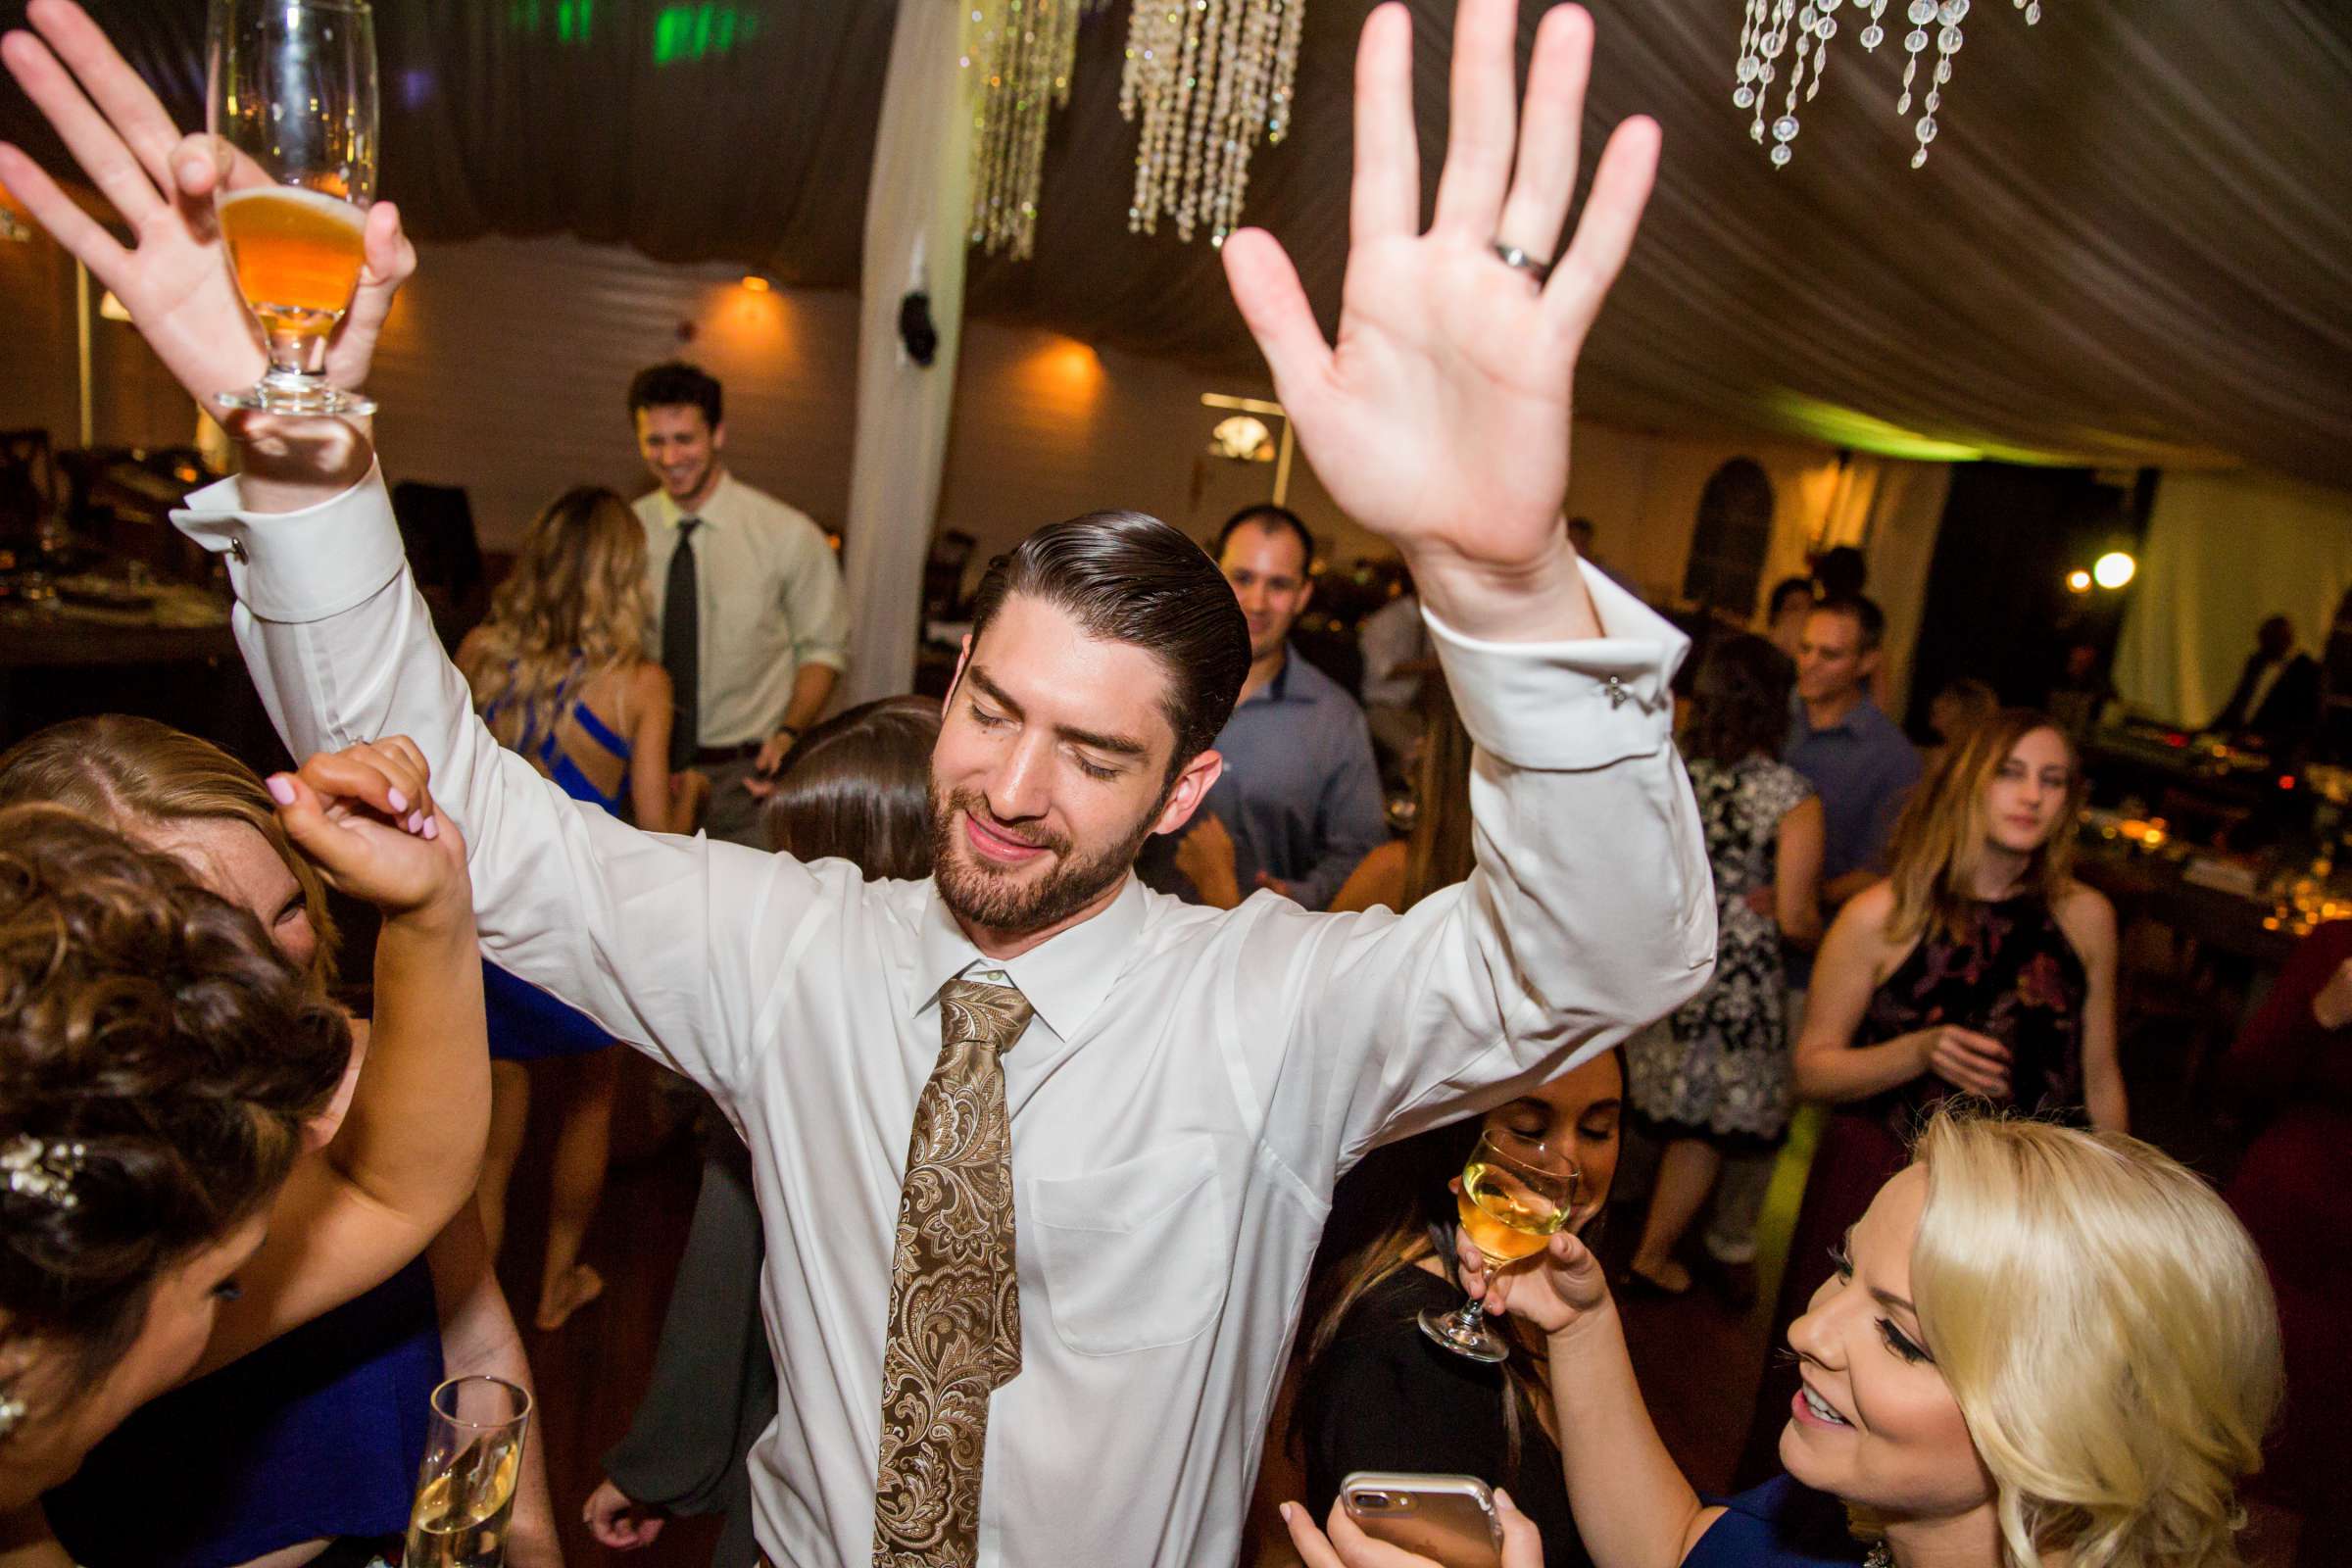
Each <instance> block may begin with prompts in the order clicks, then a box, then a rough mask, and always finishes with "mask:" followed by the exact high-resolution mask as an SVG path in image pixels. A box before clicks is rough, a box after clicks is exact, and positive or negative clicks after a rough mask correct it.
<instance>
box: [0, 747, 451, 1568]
mask: <svg viewBox="0 0 2352 1568" xmlns="http://www.w3.org/2000/svg"><path fill="white" fill-rule="evenodd" d="M337 762H338V763H339V764H340V766H341V767H342V769H343V770H345V771H347V772H351V773H355V774H356V773H359V772H365V773H367V774H368V775H369V776H371V777H372V778H373V779H375V780H376V781H377V783H378V786H379V787H389V788H391V789H396V790H398V791H399V792H400V795H399V799H400V800H401V801H402V802H403V803H404V805H405V806H406V808H407V810H406V814H405V815H404V816H403V817H402V818H401V819H400V820H399V821H398V822H393V821H389V820H379V819H378V818H376V817H375V816H374V815H373V814H372V813H371V812H369V811H368V810H366V809H363V808H359V807H357V806H356V805H355V804H354V803H350V802H348V801H346V800H344V799H342V798H340V797H339V796H338V797H337V798H333V799H328V798H323V797H321V796H320V795H319V794H318V793H316V792H314V791H313V790H312V789H311V788H310V787H309V786H308V785H305V784H304V783H302V782H301V781H300V780H298V779H295V778H293V777H291V776H289V775H279V776H278V777H277V778H275V779H273V780H272V781H271V786H270V787H271V794H272V795H273V797H274V798H276V799H277V800H278V801H279V802H280V803H281V821H282V822H283V824H284V826H285V829H286V831H287V833H288V834H289V836H291V837H292V838H293V840H294V841H295V843H296V844H297V845H298V846H300V847H301V848H302V849H303V851H304V852H305V853H306V854H307V855H309V856H311V857H312V858H314V859H315V860H316V861H317V862H318V863H319V866H320V868H321V870H322V871H323V873H324V874H325V876H326V877H327V879H328V880H329V881H330V882H331V883H333V884H334V885H335V886H337V887H339V888H341V889H343V890H344V891H346V892H348V893H351V894H353V895H355V896H357V897H361V898H365V899H368V900H369V901H370V902H373V903H375V904H376V905H377V906H378V907H381V908H382V909H383V911H384V916H385V918H384V926H383V932H382V935H381V937H380V938H379V941H378V943H377V949H376V1009H377V1010H376V1027H375V1030H374V1034H373V1040H372V1042H371V1049H370V1051H369V1053H368V1062H367V1066H366V1068H365V1070H364V1071H363V1072H362V1073H361V1074H360V1077H359V1080H358V1084H357V1087H356V1089H355V1091H354V1093H353V1095H352V1098H351V1102H350V1104H349V1107H348V1110H347V1112H346V1113H345V1114H344V1115H343V1116H342V1117H341V1119H340V1125H339V1127H333V1136H332V1138H331V1140H326V1139H325V1138H324V1135H325V1134H326V1133H327V1131H328V1130H329V1127H330V1126H332V1120H333V1119H332V1117H331V1115H330V1111H331V1107H332V1105H333V1102H334V1100H335V1098H336V1092H337V1089H338V1087H339V1086H340V1085H341V1084H342V1082H343V1080H344V1076H345V1071H346V1068H347V1067H348V1065H349V1062H350V1058H351V1053H352V1039H351V1027H350V1023H349V1021H348V1020H347V1019H346V1017H345V1016H344V1014H343V1012H342V1010H341V1009H340V1008H338V1007H336V1006H335V1005H333V1004H332V1003H331V1002H329V1001H328V1000H327V999H326V998H325V996H324V995H323V994H322V993H321V992H320V990H319V988H318V987H317V986H316V985H315V984H314V983H313V982H312V980H311V978H310V976H309V975H308V974H306V973H305V972H304V971H303V970H302V969H301V968H299V967H298V966H296V965H295V964H293V963H292V962H290V961H288V960H287V958H286V957H285V956H283V955H282V954H281V953H280V952H279V951H278V949H277V948H276V946H275V945H274V944H273V943H272V942H271V941H270V936H269V934H268V933H267V932H266V931H265V930H264V929H263V928H262V926H261V924H260V922H259V921H258V920H256V919H255V918H254V916H253V915H252V914H251V913H249V912H248V911H246V910H243V909H240V908H238V907H235V906H233V905H231V904H229V903H228V902H227V901H225V900H222V899H221V898H220V897H218V896H217V895H215V894H213V893H211V892H208V891H207V890H205V889H204V888H203V887H201V886H199V885H198V883H197V882H196V881H195V880H194V879H193V878H192V877H190V876H189V875H188V873H187V871H186V870H185V869H184V868H183V867H182V866H181V865H180V864H179V862H177V861H176V860H174V859H172V858H169V857H166V856H162V855H156V854H152V853H149V852H146V851H143V850H140V849H137V848H135V847H134V846H133V845H132V844H131V843H130V842H129V841H128V840H126V839H124V838H123V837H122V836H121V835H120V834H118V833H116V832H114V831H113V830H112V829H110V828H106V827H103V826H100V825H99V824H97V823H94V822H91V821H89V820H87V819H85V818H83V817H81V816H78V815H76V814H74V813H73V812H70V811H67V810H65V809H60V808H57V807H53V806H22V807H11V808H8V809H5V810H0V1168H4V1169H5V1171H6V1173H7V1174H6V1180H5V1181H0V1221H4V1222H5V1223H4V1224H0V1517H4V1518H5V1525H4V1526H0V1532H4V1534H0V1540H5V1541H6V1542H8V1543H9V1544H11V1545H12V1546H25V1548H26V1549H27V1550H29V1551H37V1550H39V1549H40V1548H39V1546H38V1543H39V1542H40V1541H41V1539H42V1537H43V1536H44V1535H45V1530H44V1527H43V1524H42V1521H41V1519H40V1515H39V1511H38V1508H37V1505H34V1499H35V1498H36V1497H38V1496H39V1495H40V1494H41V1493H43V1492H45V1491H47V1490H49V1489H50V1488H52V1487H55V1486H56V1485H58V1484H59V1483H61V1482H63V1481H65V1480H66V1479H67V1478H68V1477H70V1476H71V1475H72V1474H73V1471H74V1470H75V1469H76V1467H77V1466H78V1465H79V1464H80V1462H81V1459H82V1456H83V1455H84V1454H85V1453H86V1452H87V1451H88V1450H89V1448H90V1447H91V1446H93V1445H94V1444H95V1443H96V1442H97V1441H98V1440H99V1439H100V1438H102V1437H104V1436H105V1435H106V1434H107V1433H108V1432H109V1431H111V1430H112V1429H113V1428H114V1427H115V1426H116V1425H118V1424H119V1423H120V1422H121V1421H122V1419H123V1416H125V1415H126V1414H127V1413H128V1412H129V1411H131V1410H133V1409H135V1408H137V1407H138V1406H139V1405H140V1404H142V1403H144V1402H145V1401H146V1400H147V1399H149V1398H151V1397H154V1396H155V1395H157V1394H159V1393H161V1392H163V1391H164V1390H165V1389H168V1388H171V1387H172V1386H173V1385H175V1384H177V1383H179V1382H180V1381H182V1380H183V1379H184V1378H186V1377H187V1376H189V1375H190V1374H191V1373H193V1372H198V1371H202V1370H208V1369H210V1368H212V1367H216V1366H220V1365H222V1364H225V1363H226V1362H228V1361H231V1360H234V1359H235V1358H237V1357H238V1356H240V1355H242V1354H244V1353H245V1352H247V1351H249V1350H251V1349H253V1348H256V1347H258V1346H261V1345H263V1344H266V1343H268V1342H269V1341H270V1340H271V1339H274V1338H275V1337H276V1336H278V1335H279V1334H282V1333H284V1332H286V1331H287V1330H288V1329H291V1328H293V1327H295V1326H297V1325H299V1324H301V1323H305V1322H308V1321H309V1320H310V1319H312V1318H315V1317H317V1316H319V1314H320V1313H322V1312H325V1311H328V1310H330V1309H331V1308H333V1307H336V1306H339V1305H341V1304H342V1303H343V1302H345V1301H347V1300H349V1299H352V1298H353V1297H355V1296H357V1295H359V1294H360V1293H361V1292H362V1291H365V1290H367V1289H368V1288H370V1287H372V1286H374V1285H376V1284H378V1283H380V1282H381V1281H382V1280H384V1279H385V1278H387V1277H388V1276H389V1275H390V1274H392V1272H393V1271H394V1270H396V1269H397V1268H399V1267H400V1266H401V1265H402V1264H403V1263H406V1262H407V1261H408V1260H409V1259H411V1258H413V1257H415V1256H416V1255H417V1253H418V1252H419V1251H421V1250H423V1249H424V1247H425V1245H426V1244H427V1243H428V1242H430V1241H431V1240H432V1238H433V1236H434V1235H435V1234H436V1233H438V1232H439V1231H440V1229H441V1228H442V1227H443V1226H444V1225H445V1224H446V1223H447V1222H448V1220H449V1219H450V1217H451V1216H452V1215H453V1214H454V1213H455V1212H456V1211H457V1210H458V1208H459V1207H460V1206H461V1205H462V1204H463V1203H464V1202H465V1201H466V1197H467V1195H468V1194H469V1193H470V1191H471V1188H472V1182H473V1176H474V1167H475V1165H476V1164H477V1162H478V1161H479V1159H480V1153H481V1146H482V1140H483V1135H484V1132H485V1129H486V1124H487V1112H486V1109H485V1106H484V1102H485V1100H486V1098H487V1091H488V1072H487V1062H486V1059H485V1056H484V1053H483V1047H482V1040H481V1012H480V1006H481V1004H480V993H479V991H478V989H476V985H475V981H474V978H473V977H474V976H475V975H477V974H478V973H479V968H478V962H479V960H478V957H477V951H476V948H475V945H474V936H473V920H472V915H471V912H470V904H469V900H470V888H469V886H468V881H467V877H466V862H465V849H464V846H463V844H462V843H460V842H459V839H458V836H457V834H456V833H455V832H454V831H453V830H451V829H450V828H449V827H448V826H447V824H446V823H445V822H444V821H443V820H442V819H441V818H440V817H439V815H438V813H437V811H436V809H435V808H434V806H433V803H432V800H431V798H430V796H429V793H428V791H427V789H426V780H425V773H424V768H423V764H422V759H421V758H420V757H418V756H417V754H416V753H415V752H414V750H413V749H412V748H410V747H409V746H408V743H407V742H406V741H404V740H400V739H397V738H395V739H390V740H386V741H384V742H380V743H376V744H373V745H369V746H365V747H356V748H353V749H352V751H351V752H348V753H345V754H343V755H342V757H341V758H339V759H337ZM321 1142H323V1143H324V1147H323V1148H320V1147H318V1146H319V1143H321ZM306 1151H309V1152H306ZM265 1241H267V1242H268V1243H269V1245H268V1246H267V1247H265V1246H264V1242H265ZM50 1560H56V1558H55V1556H52V1557H51V1559H50Z"/></svg>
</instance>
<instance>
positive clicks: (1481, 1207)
mask: <svg viewBox="0 0 2352 1568" xmlns="http://www.w3.org/2000/svg"><path fill="white" fill-rule="evenodd" d="M1580 1176H1581V1173H1580V1172H1579V1171H1578V1169H1577V1165H1576V1162H1575V1161H1574V1160H1572V1159H1570V1158H1569V1157H1568V1156H1567V1155H1566V1154H1564V1153H1562V1152H1560V1151H1558V1150H1556V1149H1554V1148H1552V1147H1551V1146H1550V1145H1548V1144H1546V1143H1544V1142H1543V1141H1542V1140H1540V1139H1535V1138H1523V1137H1521V1136H1520V1135H1519V1134H1517V1133H1513V1132H1507V1131H1505V1130H1503V1129H1502V1128H1499V1127H1490V1128H1488V1129H1487V1130H1486V1131H1485V1132H1483V1133H1481V1134H1479V1138H1478V1147H1477V1148H1476V1149H1473V1150H1472V1151H1471V1152H1470V1160H1469V1163H1467V1164H1465V1165H1464V1166H1463V1167H1462V1182H1461V1189H1460V1191H1459V1192H1458V1193H1457V1194H1456V1195H1455V1198H1454V1201H1455V1203H1456V1204H1457V1205H1458V1207H1459V1209H1460V1213H1461V1222H1462V1234H1463V1235H1465V1236H1467V1237H1469V1238H1470V1245H1472V1246H1473V1247H1475V1248H1477V1249H1478V1251H1479V1255H1480V1256H1481V1257H1484V1258H1485V1259H1486V1260H1487V1267H1488V1268H1489V1269H1490V1270H1493V1269H1498V1268H1502V1267H1504V1266H1506V1265H1508V1264H1511V1263H1516V1262H1517V1261H1519V1259H1521V1258H1523V1257H1531V1256H1533V1255H1534V1254H1536V1253H1537V1252H1540V1251H1542V1250H1544V1243H1546V1242H1547V1241H1549V1240H1550V1239H1551V1237H1552V1235H1553V1233H1554V1232H1556V1231H1558V1230H1559V1229H1560V1228H1561V1227H1563V1226H1565V1225H1566V1224H1567V1223H1568V1222H1569V1220H1570V1219H1572V1218H1573V1217H1574V1216H1575V1213H1576V1192H1577V1183H1578V1181H1579V1179H1580ZM1420 1322H1421V1332H1422V1333H1424V1334H1426V1335H1428V1336H1429V1337H1430V1338H1431V1339H1433V1340H1435V1341H1437V1342H1438V1343H1439V1344H1440V1345H1443V1346H1444V1347H1446V1348H1447V1349H1448V1350H1451V1351H1453V1352H1454V1353H1455V1354H1457V1355H1466V1356H1468V1357H1470V1359H1472V1360H1473V1361H1500V1360H1503V1359H1504V1358H1505V1357H1507V1356H1508V1355H1509V1354H1510V1353H1511V1348H1510V1345H1509V1343H1508V1342H1507V1341H1505V1340H1504V1339H1503V1337H1502V1336H1501V1335H1499V1334H1497V1333H1495V1328H1494V1325H1493V1324H1490V1323H1489V1322H1487V1321H1486V1307H1485V1305H1484V1303H1482V1302H1479V1301H1464V1302H1463V1303H1462V1304H1461V1306H1460V1307H1459V1308H1458V1309H1456V1310H1454V1311H1451V1312H1439V1311H1436V1310H1434V1309H1433V1310H1430V1311H1426V1312H1423V1313H1422V1314H1421V1318H1420Z"/></svg>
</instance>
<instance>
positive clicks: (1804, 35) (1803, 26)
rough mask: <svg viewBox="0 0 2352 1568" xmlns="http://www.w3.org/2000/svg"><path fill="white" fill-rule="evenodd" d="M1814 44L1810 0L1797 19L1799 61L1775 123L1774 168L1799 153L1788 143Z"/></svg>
mask: <svg viewBox="0 0 2352 1568" xmlns="http://www.w3.org/2000/svg"><path fill="white" fill-rule="evenodd" d="M1812 44H1813V7H1812V5H1811V3H1810V0H1808V3H1807V4H1806V6H1805V9H1804V10H1803V11H1802V12H1800V13H1798V15H1797V19H1796V62H1795V64H1794V65H1792V66H1790V67H1789V102H1788V103H1787V104H1786V105H1785V106H1784V107H1783V108H1782V110H1781V118H1780V119H1778V120H1776V121H1774V122H1773V123H1772V140H1773V149H1772V167H1773V168H1775V169H1786V168H1788V167H1789V159H1791V158H1793V157H1795V156H1796V152H1795V149H1794V148H1792V147H1790V146H1789V143H1790V142H1792V141H1794V140H1795V139H1796V129H1797V125H1796V99H1797V94H1798V93H1800V92H1801V91H1803V90H1804V85H1805V51H1806V50H1807V49H1809V48H1811V47H1812Z"/></svg>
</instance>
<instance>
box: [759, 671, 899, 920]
mask: <svg viewBox="0 0 2352 1568" xmlns="http://www.w3.org/2000/svg"><path fill="white" fill-rule="evenodd" d="M938 740H939V704H937V703H935V702H933V701H932V700H931V699H930V698H928V697H885V698H883V699H882V700H881V701H879V702H872V703H866V704H863V705H862V706H860V707H858V708H853V709H851V710H849V711H847V712H843V713H837V714H835V715H834V716H833V717H831V718H829V719H826V720H825V721H824V722H823V723H822V724H819V725H817V726H816V727H815V728H814V729H812V730H810V731H809V733H808V734H806V735H804V736H802V737H801V738H800V740H799V741H798V742H797V743H796V744H795V745H794V746H793V748H792V750H791V751H790V752H788V753H787V754H785V758H784V766H783V769H782V771H781V772H779V773H778V774H777V776H776V792H775V794H773V795H771V796H769V797H768V801H767V809H766V810H765V812H764V813H763V825H764V826H765V828H766V830H767V842H768V844H769V846H770V847H771V848H773V849H777V850H782V851H784V852H786V853H787V854H790V855H792V856H794V857H796V858H800V859H803V860H825V859H843V860H848V861H850V862H851V863H853V864H854V865H856V866H857V867H858V870H860V871H862V872H864V873H865V874H866V876H867V877H868V878H869V879H870V880H873V881H877V882H880V881H912V880H915V879H917V878H920V877H926V876H929V875H930V874H931V809H930V776H931V748H932V746H933V745H935V744H936V743H937V742H938Z"/></svg>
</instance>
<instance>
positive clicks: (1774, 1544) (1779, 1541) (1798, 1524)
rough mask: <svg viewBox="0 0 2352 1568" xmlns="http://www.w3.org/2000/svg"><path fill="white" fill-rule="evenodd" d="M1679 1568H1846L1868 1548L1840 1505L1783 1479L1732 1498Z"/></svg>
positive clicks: (1773, 1480)
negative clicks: (1852, 1527) (1850, 1527)
mask: <svg viewBox="0 0 2352 1568" xmlns="http://www.w3.org/2000/svg"><path fill="white" fill-rule="evenodd" d="M1713 1500H1716V1501H1720V1502H1721V1503H1722V1505H1723V1510H1724V1511H1723V1513H1722V1515H1721V1516H1720V1517H1719V1518H1717V1519H1716V1521H1715V1522H1714V1523H1713V1524H1711V1525H1709V1526H1708V1527H1707V1533H1706V1534H1705V1535H1703V1536H1701V1537H1699V1538H1698V1544H1697V1545H1695V1546H1692V1547H1691V1555H1690V1556H1688V1557H1685V1558H1684V1559H1683V1568H1851V1565H1852V1564H1854V1563H1858V1562H1860V1561H1861V1560H1862V1559H1863V1557H1864V1556H1865V1555H1867V1553H1868V1551H1869V1548H1868V1547H1867V1546H1865V1545H1864V1544H1862V1543H1861V1542H1859V1541H1856V1540H1855V1539H1854V1537H1853V1533H1852V1532H1851V1531H1850V1530H1848V1529H1847V1528H1846V1519H1845V1504H1844V1503H1842V1502H1839V1501H1838V1499H1837V1498H1836V1497H1833V1496H1831V1495H1829V1494H1828V1493H1826V1492H1815V1491H1814V1490H1813V1489H1812V1488H1810V1487H1807V1486H1803V1485H1801V1484H1799V1483H1798V1482H1797V1481H1796V1480H1795V1478H1793V1477H1791V1476H1787V1475H1779V1476H1775V1477H1773V1478H1772V1479H1771V1480H1770V1481H1767V1482H1765V1483H1764V1484H1763V1485H1762V1486H1760V1487H1756V1488H1754V1489H1752V1490H1750V1491H1747V1492H1742V1493H1740V1495H1738V1496H1736V1497H1723V1498H1718V1499H1713Z"/></svg>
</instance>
